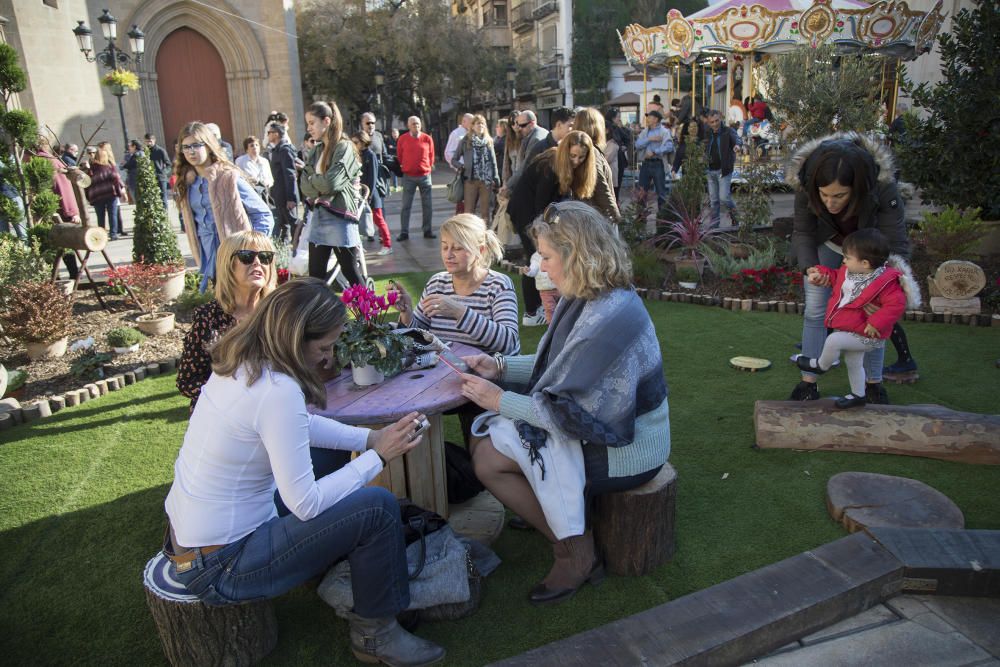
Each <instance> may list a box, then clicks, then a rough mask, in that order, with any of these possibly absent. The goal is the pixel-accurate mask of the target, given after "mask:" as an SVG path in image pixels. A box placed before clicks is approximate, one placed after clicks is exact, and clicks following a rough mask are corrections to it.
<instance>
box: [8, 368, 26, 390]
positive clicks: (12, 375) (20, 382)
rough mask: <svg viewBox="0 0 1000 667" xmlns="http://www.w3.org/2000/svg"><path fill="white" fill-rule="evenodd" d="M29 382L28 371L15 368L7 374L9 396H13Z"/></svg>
mask: <svg viewBox="0 0 1000 667" xmlns="http://www.w3.org/2000/svg"><path fill="white" fill-rule="evenodd" d="M27 381H28V373H27V371H23V370H21V369H19V368H15V369H13V370H10V371H8V372H7V392H6V393H7V394H13V393H14V392H15V391H17V390H18V389H20V388H21V387H23V386H24V383H25V382H27Z"/></svg>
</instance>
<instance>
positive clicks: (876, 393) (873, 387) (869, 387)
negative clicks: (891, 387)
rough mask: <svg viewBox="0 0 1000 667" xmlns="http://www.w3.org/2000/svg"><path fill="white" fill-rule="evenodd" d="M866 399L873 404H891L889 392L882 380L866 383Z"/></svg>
mask: <svg viewBox="0 0 1000 667" xmlns="http://www.w3.org/2000/svg"><path fill="white" fill-rule="evenodd" d="M865 399H867V401H868V402H869V403H871V404H872V405H889V392H887V391H886V390H885V387H883V386H882V383H881V382H870V383H868V384H866V385H865Z"/></svg>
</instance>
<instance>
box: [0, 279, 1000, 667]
mask: <svg viewBox="0 0 1000 667" xmlns="http://www.w3.org/2000/svg"><path fill="white" fill-rule="evenodd" d="M428 276H429V274H426V273H421V274H408V275H406V276H403V277H401V278H399V280H400V281H401V282H403V283H404V284H405V285H406V287H407V289H408V290H410V291H411V293H412V294H414V296H416V295H418V294H419V291H420V289H421V287H422V286H423V284H424V282H425V281H426V278H427V277H428ZM515 282H517V281H515ZM383 287H384V286H383ZM380 289H381V287H380ZM648 308H649V310H650V313H651V315H652V317H653V320H654V322H655V324H656V328H657V332H658V334H659V337H660V340H661V342H662V347H663V356H664V367H665V373H666V376H667V380H668V383H669V385H670V411H671V422H672V424H671V432H672V440H673V448H672V453H671V456H670V460H671V463H672V464H673V465H674V466H675V467H676V468H677V470H678V475H679V479H678V504H677V544H678V551H677V554H676V556H675V558H674V559H673V560H672V561H671V562H670V563H669V564H667V565H665V566H663V567H661V568H659V569H658V570H657V571H656V572H654V573H653V574H651V575H649V576H646V577H636V578H622V577H612V578H610V579H608V580H607V581H606V582H605V583H604V585H602V586H601V587H599V588H594V587H590V586H587V587H584V588H583V589H582V590H581V591H580V593H579V594H578V595H577V596H576V597H574V598H573V599H572V600H571V601H569V602H567V603H565V604H563V605H561V606H559V607H556V608H535V607H532V606H531V605H529V604H528V603H527V602H526V593H527V591H528V589H529V588H530V587H531V586H532V585H534V584H535V583H536V582H537V581H538V580H539V579H540V578H541V577H542V576H544V574H545V572H546V571H547V569H548V567H549V565H550V555H549V551H548V548H547V546H546V545H545V544H544V543H543V541H542V540H541V538H540V537H539V536H538V535H537V534H535V533H523V532H515V531H509V530H506V531H504V533H503V534H502V535H501V537H500V539H499V540H497V542H496V543H495V544H494V545H493V546H494V548H495V549H496V551H497V552H498V554H499V555H500V557H501V558H502V559H503V565H502V566H501V567H500V568H499V569H498V570H497V572H496V573H494V574H493V575H492V576H491V577H490V578H489V579H487V580H486V583H485V593H484V597H483V603H482V606H481V608H480V609H479V611H478V612H477V613H476V614H474V615H473V616H471V617H470V618H467V619H463V620H461V621H455V622H447V623H434V624H425V625H423V626H422V627H421V628H420V629H419V631H418V632H419V634H420V635H422V636H425V637H427V638H429V639H432V640H434V641H437V642H439V643H441V644H443V645H444V646H446V647H447V649H448V664H454V665H481V664H485V663H487V662H490V661H493V660H497V659H500V658H503V657H507V656H510V655H515V654H517V653H520V652H522V651H525V650H527V649H529V648H532V647H535V646H538V645H541V644H544V643H547V642H550V641H553V640H555V639H560V638H563V637H567V636H569V635H571V634H574V633H576V632H579V631H582V630H586V629H588V628H592V627H596V626H598V625H602V624H604V623H607V622H609V621H612V620H615V619H618V618H621V617H624V616H627V615H629V614H632V613H635V612H638V611H641V610H643V609H647V608H649V607H652V606H654V605H657V604H661V603H663V602H666V601H668V600H671V599H675V598H677V597H680V596H682V595H685V594H687V593H690V592H693V591H696V590H700V589H703V588H705V587H708V586H711V585H713V584H716V583H719V582H721V581H725V580H726V579H729V578H732V577H734V576H737V575H739V574H742V573H744V572H747V571H750V570H753V569H755V568H758V567H760V566H762V565H766V564H768V563H772V562H775V561H778V560H781V559H783V558H786V557H788V556H791V555H794V554H797V553H799V552H801V551H804V550H806V549H810V548H813V547H816V546H818V545H820V544H824V543H826V542H829V541H831V540H834V539H837V538H839V537H842V536H843V535H845V534H846V533H845V531H844V530H843V528H841V527H840V526H839V525H837V524H836V523H834V522H833V521H832V520H831V519H830V518H829V516H828V515H827V512H826V508H825V485H826V481H827V480H828V479H829V477H830V476H831V475H834V474H836V473H838V472H842V471H846V470H863V471H871V472H880V473H885V474H890V475H902V476H906V477H912V478H914V479H919V480H921V481H923V482H925V483H927V484H930V485H931V486H933V487H934V488H936V489H938V490H939V491H941V492H942V493H944V494H946V495H947V496H949V497H950V498H951V499H952V500H953V501H955V502H956V503H957V504H958V506H959V507H960V508H961V509H962V511H963V512H964V513H965V517H966V524H967V526H968V527H969V528H982V529H1000V469H998V468H996V467H989V466H973V465H965V464H959V463H947V462H941V461H934V460H930V459H919V458H910V457H897V456H889V455H876V454H839V453H829V452H808V453H806V452H794V451H785V450H760V451H757V450H753V449H751V445H752V444H753V425H752V413H753V402H754V400H757V399H783V398H785V397H786V396H787V394H788V392H789V391H790V390H791V388H792V386H793V385H794V384H795V382H796V381H797V379H798V372H797V371H796V369H795V368H794V367H793V366H792V365H791V364H789V363H788V362H787V358H788V356H789V355H790V354H792V353H793V352H794V351H795V350H794V348H793V344H794V343H795V342H797V341H798V339H799V336H800V331H801V318H798V317H793V316H788V315H779V314H770V313H733V312H729V311H723V310H721V309H717V308H706V307H702V306H693V305H684V304H676V303H661V302H649V303H648ZM906 329H907V333H908V335H909V337H910V342H911V345H912V348H913V350H914V351H915V353H916V354H917V358H918V361H919V362H920V369H921V376H922V379H921V380H920V382H919V383H917V384H915V385H910V386H901V387H897V386H893V385H890V386H889V392H890V396H891V398H892V400H893V402H895V403H938V404H941V405H945V406H947V407H951V408H956V409H962V410H969V411H974V412H990V413H996V412H1000V399H998V393H997V391H996V387H997V386H998V385H997V374H998V373H1000V371H997V369H996V368H994V365H993V362H994V360H995V358H996V356H997V341H998V337H997V332H996V330H995V329H980V328H971V327H969V328H967V327H955V326H945V325H934V324H912V325H909V324H908V325H907V327H906ZM542 332H543V328H541V327H535V328H528V329H522V344H523V348H524V350H526V351H531V350H534V349H535V346H536V345H537V342H538V339H539V338H540V336H541V334H542ZM736 355H752V356H760V357H765V358H768V359H771V360H772V361H773V362H774V367H773V368H772V370H769V371H767V372H762V373H741V372H738V371H735V370H732V369H731V368H729V365H728V359H729V358H730V357H733V356H736ZM890 357H891V352H890ZM173 383H174V377H173V376H168V377H161V378H155V379H150V380H147V381H145V382H143V383H140V384H138V385H135V386H132V387H129V388H127V389H125V390H122V391H119V392H117V393H114V394H110V395H108V396H106V397H104V398H102V399H101V400H100V401H97V402H92V403H86V404H84V405H82V406H79V407H76V408H71V409H67V410H64V411H63V412H60V413H59V414H57V415H55V416H54V417H52V418H50V419H47V420H43V421H40V422H35V423H33V424H30V425H27V426H21V427H17V428H15V429H12V430H8V431H5V432H3V434H0V443H2V444H0V554H3V557H2V558H0V627H2V628H4V632H3V633H0V655H3V656H4V660H5V662H7V663H9V664H19V663H28V664H66V663H82V664H97V663H101V664H130V665H132V664H143V665H145V664H163V663H164V658H163V654H162V651H161V650H160V646H159V640H158V638H157V635H156V629H155V627H154V625H153V622H152V619H151V618H150V616H149V613H148V611H147V609H146V604H145V599H144V595H143V591H142V582H141V573H142V568H143V566H144V565H145V563H146V561H147V560H148V559H149V558H150V557H151V556H152V555H153V554H154V553H155V552H156V551H157V549H158V548H159V544H160V540H161V538H162V532H163V525H164V522H163V517H164V515H163V500H164V497H165V496H166V493H167V490H168V488H169V484H170V481H171V479H172V476H173V462H174V458H175V457H176V454H177V450H178V449H179V447H180V443H181V440H182V438H183V434H184V429H185V427H186V424H187V416H188V410H187V400H186V399H184V398H183V397H181V396H180V395H179V394H178V393H177V392H176V390H175V388H174V385H173ZM821 390H822V391H823V393H824V394H837V393H844V392H846V391H848V384H847V377H846V372H844V371H843V370H835V371H832V372H831V373H830V374H828V375H826V376H824V377H823V378H821ZM450 419H451V418H450ZM446 434H447V437H448V438H449V439H451V440H456V441H457V440H459V439H460V435H459V434H458V428H457V422H455V421H449V422H448V424H447V432H446ZM727 473H728V476H727V475H726V474H727ZM275 608H276V612H277V616H278V623H279V641H278V647H277V649H276V650H275V652H274V653H273V654H272V655H271V656H270V657H269V658H268V661H267V662H268V664H277V665H292V664H303V663H305V664H313V663H319V662H323V663H327V664H330V663H332V664H344V665H350V664H356V662H355V660H354V658H353V657H352V656H351V654H350V652H349V650H348V649H347V630H346V624H345V623H344V622H343V621H341V620H339V619H337V618H336V616H335V615H334V613H333V611H332V610H331V609H330V608H329V607H327V606H326V605H325V604H324V603H323V602H322V601H321V600H319V599H318V598H317V596H316V595H315V592H314V591H313V590H312V589H309V588H300V589H298V590H296V591H293V592H291V593H289V594H288V595H285V596H282V597H281V598H279V599H278V600H277V601H276V604H275Z"/></svg>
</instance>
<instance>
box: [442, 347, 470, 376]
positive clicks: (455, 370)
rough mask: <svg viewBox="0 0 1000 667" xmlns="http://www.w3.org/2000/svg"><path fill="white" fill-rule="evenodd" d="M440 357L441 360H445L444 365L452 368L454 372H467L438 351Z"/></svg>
mask: <svg viewBox="0 0 1000 667" xmlns="http://www.w3.org/2000/svg"><path fill="white" fill-rule="evenodd" d="M438 359H440V360H441V361H443V362H444V365H445V366H447V367H448V368H450V369H451V370H452V372H454V373H458V374H459V375H461V374H462V373H464V372H465V371H461V370H459V369H458V366H456V365H455V364H453V363H451V362H450V361H448V360H447V359H446V358H445V357H444V356H442V355H441V353H440V352H438ZM466 368H468V366H466Z"/></svg>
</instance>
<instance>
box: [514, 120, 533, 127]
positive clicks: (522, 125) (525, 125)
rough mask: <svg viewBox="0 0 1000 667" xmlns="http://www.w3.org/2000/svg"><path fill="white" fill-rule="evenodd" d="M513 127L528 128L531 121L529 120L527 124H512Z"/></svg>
mask: <svg viewBox="0 0 1000 667" xmlns="http://www.w3.org/2000/svg"><path fill="white" fill-rule="evenodd" d="M514 125H517V126H518V127H528V126H529V125H531V121H530V120H529V121H528V122H527V123H514Z"/></svg>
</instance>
